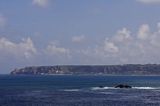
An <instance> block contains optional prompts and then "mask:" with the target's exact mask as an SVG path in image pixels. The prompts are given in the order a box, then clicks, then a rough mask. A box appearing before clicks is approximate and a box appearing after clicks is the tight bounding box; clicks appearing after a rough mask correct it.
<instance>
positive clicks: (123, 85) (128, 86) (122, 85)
mask: <svg viewBox="0 0 160 106" xmlns="http://www.w3.org/2000/svg"><path fill="white" fill-rule="evenodd" d="M115 88H132V86H130V85H125V84H119V85H117V86H115Z"/></svg>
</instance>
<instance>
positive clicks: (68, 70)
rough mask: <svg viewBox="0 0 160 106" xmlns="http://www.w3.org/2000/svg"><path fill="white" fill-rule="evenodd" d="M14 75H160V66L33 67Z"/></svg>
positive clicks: (15, 72) (21, 69)
mask: <svg viewBox="0 0 160 106" xmlns="http://www.w3.org/2000/svg"><path fill="white" fill-rule="evenodd" d="M11 74H12V75H51V74H72V75H86V74H90V75H160V65H159V64H145V65H141V64H126V65H77V66H75V65H68V66H65V65H59V66H32V67H25V68H20V69H15V70H13V71H12V72H11Z"/></svg>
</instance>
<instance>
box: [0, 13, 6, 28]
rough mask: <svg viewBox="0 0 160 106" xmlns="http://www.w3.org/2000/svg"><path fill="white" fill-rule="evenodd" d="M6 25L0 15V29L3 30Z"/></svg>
mask: <svg viewBox="0 0 160 106" xmlns="http://www.w3.org/2000/svg"><path fill="white" fill-rule="evenodd" d="M5 25H6V18H5V17H4V16H3V15H2V14H0V28H3V27H4V26H5Z"/></svg>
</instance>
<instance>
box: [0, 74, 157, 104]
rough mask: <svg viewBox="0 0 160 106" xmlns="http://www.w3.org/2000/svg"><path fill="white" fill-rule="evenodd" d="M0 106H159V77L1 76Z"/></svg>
mask: <svg viewBox="0 0 160 106" xmlns="http://www.w3.org/2000/svg"><path fill="white" fill-rule="evenodd" d="M118 84H127V85H130V86H132V88H115V86H116V85H118ZM0 106H160V76H102V75H97V76H96V75H93V76H91V75H83V76H81V75H0Z"/></svg>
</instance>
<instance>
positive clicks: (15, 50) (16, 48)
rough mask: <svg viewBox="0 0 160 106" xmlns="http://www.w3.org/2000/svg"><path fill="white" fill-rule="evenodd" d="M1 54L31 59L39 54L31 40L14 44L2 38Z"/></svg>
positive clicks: (0, 42) (0, 43) (0, 44)
mask: <svg viewBox="0 0 160 106" xmlns="http://www.w3.org/2000/svg"><path fill="white" fill-rule="evenodd" d="M0 52H1V54H2V53H3V54H4V55H7V54H8V55H12V56H15V57H24V58H26V59H29V58H30V57H32V56H34V55H35V54H36V53H37V50H36V48H35V47H34V44H33V42H32V40H31V39H30V38H27V39H23V40H22V42H20V43H14V42H12V41H10V40H8V39H7V38H4V37H3V38H0Z"/></svg>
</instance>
